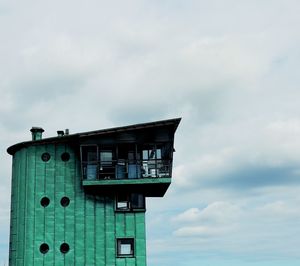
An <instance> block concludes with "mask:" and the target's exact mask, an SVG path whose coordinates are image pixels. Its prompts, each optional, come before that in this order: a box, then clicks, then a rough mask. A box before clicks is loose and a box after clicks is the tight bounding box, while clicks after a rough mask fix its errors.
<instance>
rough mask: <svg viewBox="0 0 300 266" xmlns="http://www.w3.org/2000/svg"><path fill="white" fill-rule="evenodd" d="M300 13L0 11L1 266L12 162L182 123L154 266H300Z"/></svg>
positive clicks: (188, 6) (11, 7)
mask: <svg viewBox="0 0 300 266" xmlns="http://www.w3.org/2000/svg"><path fill="white" fill-rule="evenodd" d="M299 14H300V2H299V1H297V0H294V1H293V0H282V1H280V0H227V1H225V0H219V1H218V0H211V1H202V0H198V1H196V0H195V1H192V0H184V1H183V0H181V1H179V0H159V1H158V0H151V1H143V0H126V1H124V0H123V1H121V0H120V1H115V0H112V1H99V0H97V1H93V0H89V1H74V0H72V1H69V0H65V1H56V0H52V1H33V0H27V1H14V0H0V40H1V42H0V58H1V64H0V91H1V105H0V118H1V120H0V133H1V140H0V147H1V156H0V159H1V167H0V174H1V177H2V185H1V187H0V264H4V263H5V262H6V260H7V258H8V235H9V204H10V177H11V157H10V156H9V155H7V154H6V148H7V147H8V146H10V145H12V144H14V143H17V142H21V141H24V140H30V132H29V129H30V128H31V126H41V127H43V128H44V129H45V130H46V132H45V133H44V137H51V136H54V135H56V131H57V130H59V129H65V128H69V129H70V132H71V133H77V132H83V131H88V130H97V129H102V128H107V127H113V126H123V125H128V124H132V123H140V122H150V121H155V120H161V119H167V118H174V117H182V118H183V119H182V123H181V124H180V126H179V128H178V131H177V133H176V140H175V148H176V153H175V161H174V176H173V182H172V185H171V187H170V189H169V191H168V192H167V194H166V195H165V197H164V198H158V199H149V200H148V201H147V241H148V242H147V248H148V250H147V254H148V265H149V266H171V265H172V266H173V265H178V266H186V265H189V266H198V265H211V266H225V265H226V266H227V265H230V266H236V265H238V266H244V265H245V266H250V265H251V266H253V265H255V266H279V265H280V266H282V265H285V266H296V265H297V266H298V265H300V252H299V251H300V250H299V247H300V105H299V99H300V89H299V84H300V75H299V70H300V31H299V25H300V16H299Z"/></svg>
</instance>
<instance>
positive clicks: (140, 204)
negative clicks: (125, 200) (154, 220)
mask: <svg viewBox="0 0 300 266" xmlns="http://www.w3.org/2000/svg"><path fill="white" fill-rule="evenodd" d="M131 207H132V208H133V209H145V198H144V195H143V194H138V193H132V194H131Z"/></svg>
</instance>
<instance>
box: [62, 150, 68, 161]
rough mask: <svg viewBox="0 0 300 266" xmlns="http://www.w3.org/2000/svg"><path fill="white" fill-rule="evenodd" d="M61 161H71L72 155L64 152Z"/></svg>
mask: <svg viewBox="0 0 300 266" xmlns="http://www.w3.org/2000/svg"><path fill="white" fill-rule="evenodd" d="M61 159H62V160H63V161H64V162H67V161H69V160H70V154H69V153H68V152H64V153H63V154H62V155H61Z"/></svg>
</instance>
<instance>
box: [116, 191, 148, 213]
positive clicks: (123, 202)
mask: <svg viewBox="0 0 300 266" xmlns="http://www.w3.org/2000/svg"><path fill="white" fill-rule="evenodd" d="M145 205H146V204H145V196H144V195H143V194H140V193H131V194H125V193H120V194H118V195H117V196H116V211H145V209H146V206H145Z"/></svg>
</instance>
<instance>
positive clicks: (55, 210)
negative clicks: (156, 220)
mask: <svg viewBox="0 0 300 266" xmlns="http://www.w3.org/2000/svg"><path fill="white" fill-rule="evenodd" d="M65 151H67V152H69V153H70V160H69V161H67V162H63V161H62V160H61V154H62V153H64V152H65ZM44 152H48V153H49V154H50V155H51V158H50V160H49V161H48V162H44V161H42V159H41V156H42V154H43V153H44ZM76 156H77V153H75V151H73V150H72V149H71V148H70V147H68V146H65V145H58V144H56V145H55V144H53V145H52V144H48V145H40V146H32V147H28V148H23V149H21V150H19V151H18V152H16V154H15V155H14V158H13V174H12V183H13V186H12V201H11V236H10V239H11V240H10V241H11V242H12V244H11V245H10V265H11V266H19V265H22V266H25V265H30V266H31V265H32V266H41V265H44V266H47V265H49V266H50V265H55V266H60V265H61V266H66V265H72V266H73V265H78V266H83V265H98V266H115V265H119V266H123V265H126V266H128V265H135V266H143V265H146V264H145V263H144V262H145V261H146V258H145V250H144V249H145V243H144V242H145V230H144V224H143V223H144V213H143V212H141V213H132V212H131V213H130V212H128V213H121V212H115V197H114V195H112V196H110V197H108V196H101V195H97V196H95V195H89V194H87V193H86V192H85V191H84V190H83V187H82V184H81V169H80V163H79V162H78V157H76ZM65 196H66V197H68V198H69V199H70V204H69V205H68V206H66V207H63V206H61V203H60V201H61V198H62V197H65ZM43 197H48V198H49V199H50V204H49V205H48V206H47V207H43V206H41V203H40V202H41V199H42V198H43ZM118 237H134V238H140V240H136V242H135V243H136V247H135V249H136V256H135V257H134V258H130V259H125V258H118V259H116V238H118ZM64 242H66V243H68V244H69V246H70V250H69V252H68V253H66V254H62V253H61V251H60V245H61V244H62V243H64ZM42 243H47V244H48V245H49V252H48V253H46V254H42V253H41V252H40V245H41V244H42ZM139 261H140V262H141V263H140V262H139Z"/></svg>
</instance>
